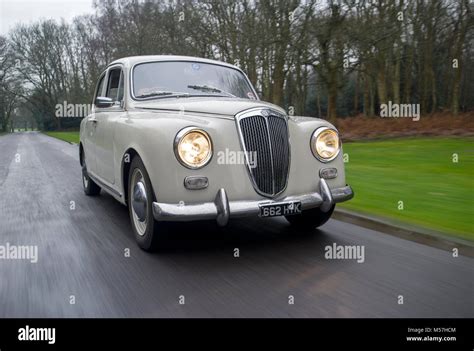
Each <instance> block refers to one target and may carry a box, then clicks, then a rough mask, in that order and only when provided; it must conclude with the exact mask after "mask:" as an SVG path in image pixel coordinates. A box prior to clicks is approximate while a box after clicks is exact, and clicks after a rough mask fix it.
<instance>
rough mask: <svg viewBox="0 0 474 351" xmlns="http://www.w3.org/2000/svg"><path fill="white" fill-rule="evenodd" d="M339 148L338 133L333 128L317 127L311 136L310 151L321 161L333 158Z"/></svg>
mask: <svg viewBox="0 0 474 351" xmlns="http://www.w3.org/2000/svg"><path fill="white" fill-rule="evenodd" d="M340 150H341V142H340V140H339V135H338V134H337V132H336V131H335V130H334V129H330V128H327V127H322V128H318V129H316V130H315V131H314V133H313V135H312V136H311V151H312V152H313V155H314V157H316V158H317V159H318V160H320V161H322V162H329V161H331V160H334V159H335V158H336V157H337V155H338V154H339V151H340Z"/></svg>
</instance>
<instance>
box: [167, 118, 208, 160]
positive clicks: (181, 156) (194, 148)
mask: <svg viewBox="0 0 474 351" xmlns="http://www.w3.org/2000/svg"><path fill="white" fill-rule="evenodd" d="M174 151H175V154H176V158H177V159H178V161H179V162H181V164H182V165H183V166H185V167H188V168H192V169H196V168H201V167H204V166H205V165H206V164H207V163H208V162H209V161H210V160H211V157H212V141H211V138H210V137H209V134H207V133H206V132H205V131H203V130H202V129H198V128H194V127H188V128H184V129H182V130H180V131H179V132H178V134H177V135H176V138H175V142H174Z"/></svg>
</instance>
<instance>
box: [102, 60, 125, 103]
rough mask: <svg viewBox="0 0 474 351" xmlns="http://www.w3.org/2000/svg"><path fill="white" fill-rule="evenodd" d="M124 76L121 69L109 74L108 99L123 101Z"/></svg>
mask: <svg viewBox="0 0 474 351" xmlns="http://www.w3.org/2000/svg"><path fill="white" fill-rule="evenodd" d="M123 86H124V84H123V74H122V70H121V69H120V68H117V69H112V70H111V71H110V72H109V81H108V83H107V93H106V97H108V98H111V99H112V100H113V101H122V100H123Z"/></svg>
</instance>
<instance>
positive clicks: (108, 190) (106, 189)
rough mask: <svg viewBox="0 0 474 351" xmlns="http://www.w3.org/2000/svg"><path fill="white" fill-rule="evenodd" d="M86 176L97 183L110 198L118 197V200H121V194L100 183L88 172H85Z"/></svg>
mask: <svg viewBox="0 0 474 351" xmlns="http://www.w3.org/2000/svg"><path fill="white" fill-rule="evenodd" d="M87 174H88V175H89V177H90V178H91V179H92V180H93V181H94V182H95V183H97V185H98V186H100V187H101V188H102V189H104V190H105V191H107V192H108V193H109V194H110V195H112V196H116V197H117V196H118V197H119V198H122V193H121V192H119V191H117V190H115V189H114V188H112V187H111V186H110V185H107V184H105V183H104V182H103V181H101V180H100V179H99V178H97V177H96V176H93V175H92V174H90V173H89V172H87Z"/></svg>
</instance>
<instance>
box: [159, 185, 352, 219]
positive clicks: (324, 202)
mask: <svg viewBox="0 0 474 351" xmlns="http://www.w3.org/2000/svg"><path fill="white" fill-rule="evenodd" d="M319 188H320V189H319V190H320V191H319V192H314V193H310V194H303V195H297V196H287V197H284V198H278V199H272V200H270V199H268V200H266V199H263V200H251V201H229V199H228V198H227V193H226V191H225V189H220V190H219V191H218V192H217V195H216V198H215V199H214V202H205V203H200V204H190V205H186V204H169V203H161V202H153V216H154V217H155V219H156V220H157V221H173V222H174V221H176V222H184V221H196V220H205V219H215V220H217V223H218V224H219V225H221V226H225V225H226V224H227V222H228V221H229V218H236V217H247V216H258V215H259V214H260V207H259V205H263V204H271V203H281V202H292V201H293V202H301V209H302V210H307V209H310V208H314V207H319V208H320V209H321V210H322V211H324V212H327V211H329V209H330V208H331V207H332V205H333V204H335V203H338V202H343V201H347V200H350V199H351V198H352V197H353V196H354V193H353V191H352V188H351V187H350V186H349V185H346V186H344V187H342V188H335V189H329V187H328V185H327V183H326V181H325V180H324V179H322V178H321V179H320V182H319Z"/></svg>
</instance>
